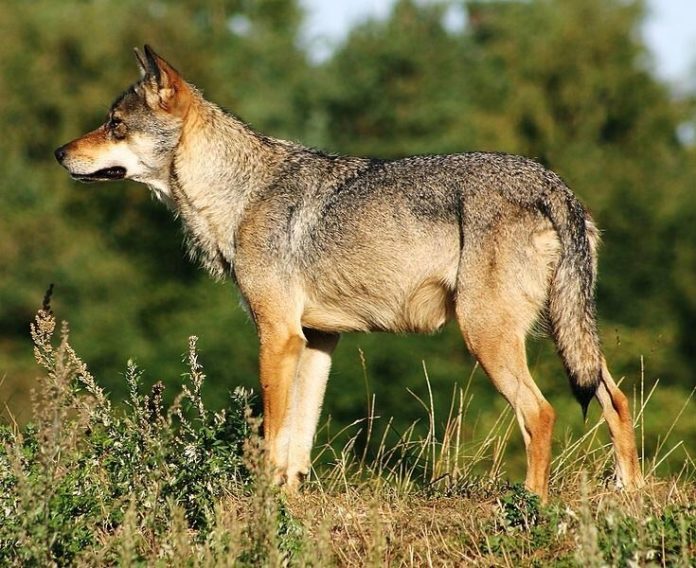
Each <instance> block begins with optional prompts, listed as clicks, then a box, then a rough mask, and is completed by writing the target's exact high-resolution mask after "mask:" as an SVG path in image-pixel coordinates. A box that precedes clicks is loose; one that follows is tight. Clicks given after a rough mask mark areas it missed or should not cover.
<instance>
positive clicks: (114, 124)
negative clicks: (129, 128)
mask: <svg viewBox="0 0 696 568" xmlns="http://www.w3.org/2000/svg"><path fill="white" fill-rule="evenodd" d="M106 126H107V128H108V129H109V130H110V131H111V133H112V134H113V135H114V138H116V139H117V140H120V139H122V138H125V136H126V125H125V124H123V121H122V120H121V119H120V118H116V117H115V116H114V117H111V119H110V120H109V122H108V123H107V124H106Z"/></svg>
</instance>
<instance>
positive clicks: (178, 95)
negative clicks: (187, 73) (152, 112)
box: [136, 44, 191, 116]
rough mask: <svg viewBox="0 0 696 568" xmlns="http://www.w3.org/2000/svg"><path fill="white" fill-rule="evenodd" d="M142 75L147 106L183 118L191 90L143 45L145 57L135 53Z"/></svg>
mask: <svg viewBox="0 0 696 568" xmlns="http://www.w3.org/2000/svg"><path fill="white" fill-rule="evenodd" d="M136 58H137V59H138V64H139V65H140V69H141V73H142V74H143V78H144V84H145V87H146V92H147V102H148V104H149V105H150V106H151V107H153V108H155V107H158V108H160V109H162V110H165V111H167V112H169V113H171V114H173V115H177V116H183V115H184V114H185V112H186V110H187V109H188V107H189V104H190V102H191V88H190V87H189V85H188V84H187V83H186V81H184V79H183V77H182V76H181V75H180V74H179V72H178V71H177V70H176V69H174V67H172V66H171V65H170V64H169V63H167V62H166V61H165V60H164V59H162V58H161V57H160V56H159V55H157V54H156V53H155V52H154V50H153V49H152V48H151V47H150V46H149V45H147V44H146V45H145V57H143V55H142V54H141V53H140V52H139V51H136Z"/></svg>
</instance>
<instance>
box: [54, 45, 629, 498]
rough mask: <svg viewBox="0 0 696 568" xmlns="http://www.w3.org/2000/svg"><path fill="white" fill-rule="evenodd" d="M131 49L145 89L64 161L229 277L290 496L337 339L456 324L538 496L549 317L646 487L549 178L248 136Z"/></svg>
mask: <svg viewBox="0 0 696 568" xmlns="http://www.w3.org/2000/svg"><path fill="white" fill-rule="evenodd" d="M136 56H137V60H138V65H139V66H140V70H141V76H142V78H141V80H140V81H139V82H137V83H136V84H134V85H133V86H132V87H131V89H129V90H128V91H126V92H125V93H124V95H123V96H122V97H121V98H120V99H118V100H117V101H116V102H115V103H114V105H113V106H112V109H111V111H110V115H109V118H108V119H107V123H106V124H105V125H103V126H101V127H99V128H98V129H97V130H95V131H93V132H91V133H89V134H86V135H85V136H83V137H81V138H79V139H77V140H75V141H73V142H71V143H69V144H66V145H65V146H64V147H62V148H59V149H58V150H56V158H57V159H58V160H59V161H60V162H61V164H63V165H64V166H65V167H66V168H67V169H68V170H69V171H70V172H71V174H72V175H73V176H74V177H76V178H78V179H82V180H83V181H98V180H105V179H120V178H123V177H125V178H127V179H135V180H137V181H141V182H143V183H146V184H147V185H148V186H149V187H150V188H151V189H152V190H153V191H154V192H155V194H156V195H157V196H158V197H159V198H160V199H162V200H163V201H164V202H165V203H167V205H168V206H169V207H171V208H172V209H173V210H174V211H175V212H176V213H177V214H178V215H179V216H180V217H181V219H182V221H183V224H184V227H185V230H186V234H187V239H188V242H189V246H190V250H191V251H192V255H193V256H196V257H197V258H199V259H200V260H201V262H202V264H203V266H205V268H206V269H207V270H208V271H209V272H210V273H211V274H212V275H213V276H215V277H224V276H230V277H232V278H234V280H235V282H236V283H237V285H238V287H239V290H240V292H241V295H242V299H243V303H244V304H245V305H246V307H247V309H248V311H249V313H250V315H251V317H252V318H253V321H254V323H255V325H256V330H257V333H258V336H259V345H260V348H259V366H260V379H261V387H262V394H263V406H264V435H265V439H266V446H267V450H268V456H269V460H270V462H271V464H272V465H273V467H274V468H275V470H276V477H277V479H278V481H279V482H285V483H286V485H287V487H288V488H290V489H291V490H294V489H296V488H297V486H298V484H299V482H300V480H301V479H302V478H303V477H304V476H305V475H306V474H307V473H308V471H309V469H310V464H311V461H310V452H311V446H312V440H313V436H314V432H315V430H316V425H317V421H318V419H319V413H320V410H321V405H322V400H323V396H324V391H325V387H326V381H327V378H328V374H329V369H330V366H331V354H332V352H333V350H334V348H335V346H336V343H337V342H338V337H339V335H338V334H339V333H341V332H347V331H390V332H397V333H405V332H420V333H423V332H425V333H430V332H433V331H436V330H437V329H439V328H440V327H442V325H444V324H445V322H446V321H448V320H449V319H452V318H455V319H456V321H457V323H458V325H459V328H460V330H461V333H462V336H463V337H464V340H465V342H466V344H467V346H468V348H469V350H470V351H471V353H472V354H473V355H474V356H475V357H476V358H477V359H478V361H479V362H480V363H481V366H482V367H483V369H484V370H485V371H486V373H487V374H488V376H489V377H490V379H491V381H492V382H493V384H494V385H495V387H496V388H497V389H498V390H499V391H500V393H501V394H502V395H503V396H504V397H505V399H506V400H507V401H508V402H509V403H510V405H511V406H512V407H513V409H514V412H515V416H516V418H517V421H518V423H519V426H520V430H521V432H522V436H523V438H524V442H525V446H526V450H527V466H528V469H527V477H526V486H527V487H528V488H529V489H530V490H531V491H534V492H536V493H538V494H539V495H541V497H542V498H543V499H545V498H546V497H547V494H548V477H549V467H550V463H551V439H552V432H553V425H554V421H555V414H554V411H553V409H552V408H551V406H550V405H549V403H548V402H547V401H546V399H545V398H544V397H543V395H542V394H541V392H540V391H539V389H538V388H537V386H536V384H535V383H534V380H533V379H532V377H531V375H530V373H529V369H528V367H527V360H526V353H525V338H526V336H527V334H528V333H529V331H530V329H531V328H532V326H533V325H534V323H535V322H536V321H537V320H538V319H540V318H542V317H544V316H547V317H545V320H546V321H547V323H548V326H549V329H550V330H551V331H552V334H553V337H554V341H555V342H556V346H557V348H558V350H559V353H560V355H561V357H562V359H563V361H564V365H565V367H566V370H567V371H568V376H569V378H570V381H571V386H573V388H574V392H575V394H576V397H577V398H578V400H579V401H580V402H581V404H583V407H584V406H586V404H587V403H588V402H589V399H590V398H591V397H592V396H593V395H595V394H596V397H597V398H598V400H599V402H600V404H601V405H602V410H603V413H604V417H605V418H606V421H607V424H608V425H609V429H610V432H611V436H612V441H613V444H614V448H615V453H616V464H617V476H618V479H619V480H620V482H621V483H622V484H623V485H624V486H626V487H636V486H639V485H640V483H641V474H640V468H639V464H638V459H637V454H636V449H635V441H634V439H633V431H632V423H631V418H630V412H629V408H628V403H627V401H626V397H625V396H624V395H623V394H622V393H621V391H620V390H619V389H618V387H617V386H616V384H615V383H614V381H613V379H612V378H611V375H610V374H609V371H608V369H607V367H606V363H605V362H604V359H603V357H602V356H601V348H600V345H599V338H598V334H597V330H596V321H595V315H594V295H593V287H594V281H595V276H596V263H597V259H596V248H597V244H598V241H599V236H598V231H597V229H596V227H595V226H594V224H593V222H592V220H591V218H590V216H589V214H588V213H587V212H586V211H585V210H584V209H583V207H582V205H581V204H580V203H579V202H578V201H577V199H576V198H575V197H574V196H573V195H572V193H571V192H570V190H569V189H568V188H567V186H565V184H564V183H563V182H562V180H560V178H558V176H556V175H555V174H553V172H550V171H548V170H546V169H545V168H543V167H542V166H540V165H539V164H536V163H534V162H532V161H531V160H527V159H525V158H522V157H519V156H509V155H503V154H489V153H469V154H459V155H451V156H425V157H411V158H406V159H403V160H396V161H392V162H389V161H382V160H370V159H365V158H356V157H341V156H329V155H326V154H323V153H321V152H317V151H313V150H309V149H307V148H304V147H302V146H299V145H297V144H293V143H291V142H286V141H282V140H277V139H272V138H269V137H264V136H261V135H259V134H257V133H255V132H254V131H253V130H251V129H250V128H249V127H248V126H247V125H245V124H244V123H242V122H241V121H239V120H238V119H236V118H235V117H234V116H231V115H229V114H227V113H225V112H223V111H222V110H221V109H220V108H219V107H217V106H215V105H213V104H212V103H209V102H208V101H206V100H205V99H204V98H203V97H202V95H201V94H200V92H198V91H197V89H196V88H195V87H194V86H193V85H190V84H189V83H187V82H186V81H184V80H183V78H182V77H181V76H180V75H179V73H178V72H177V71H176V70H175V69H174V68H173V67H172V66H171V65H169V64H168V63H167V62H166V61H164V60H163V59H162V58H160V57H159V56H158V55H157V54H155V53H154V51H152V49H150V48H149V47H147V46H146V47H145V53H144V54H142V53H140V52H139V51H136ZM153 133H154V134H153ZM600 367H601V368H600Z"/></svg>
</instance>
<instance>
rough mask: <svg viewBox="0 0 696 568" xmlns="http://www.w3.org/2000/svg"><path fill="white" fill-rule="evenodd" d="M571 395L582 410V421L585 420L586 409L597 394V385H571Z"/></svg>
mask: <svg viewBox="0 0 696 568" xmlns="http://www.w3.org/2000/svg"><path fill="white" fill-rule="evenodd" d="M572 388H573V395H574V396H575V399H576V400H577V401H578V402H579V403H580V407H581V408H582V419H583V421H584V420H587V407H588V406H590V402H592V399H593V398H594V396H595V393H596V392H597V385H587V386H585V385H578V384H573V385H572Z"/></svg>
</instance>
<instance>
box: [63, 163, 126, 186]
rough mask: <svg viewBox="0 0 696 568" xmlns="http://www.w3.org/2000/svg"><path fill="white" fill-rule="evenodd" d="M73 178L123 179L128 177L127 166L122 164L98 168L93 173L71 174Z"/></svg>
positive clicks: (88, 179) (94, 179)
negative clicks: (124, 166)
mask: <svg viewBox="0 0 696 568" xmlns="http://www.w3.org/2000/svg"><path fill="white" fill-rule="evenodd" d="M71 175H72V177H73V179H76V180H78V181H83V182H92V181H108V180H114V179H123V178H124V177H126V168H123V167H121V166H114V167H112V168H104V169H102V170H97V171H96V172H92V173H91V174H71Z"/></svg>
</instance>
